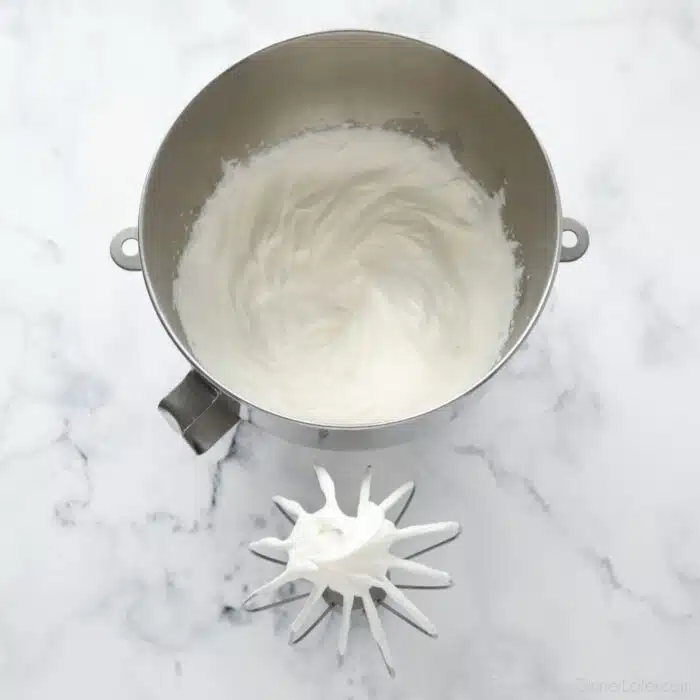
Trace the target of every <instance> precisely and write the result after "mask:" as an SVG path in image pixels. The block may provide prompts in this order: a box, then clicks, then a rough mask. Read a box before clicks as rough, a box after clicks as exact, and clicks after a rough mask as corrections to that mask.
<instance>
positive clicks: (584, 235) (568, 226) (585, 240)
mask: <svg viewBox="0 0 700 700" xmlns="http://www.w3.org/2000/svg"><path fill="white" fill-rule="evenodd" d="M561 230H562V232H564V231H571V233H573V234H574V236H576V243H574V245H572V246H565V245H563V244H562V246H561V253H560V255H559V260H561V262H573V261H574V260H578V259H579V258H580V257H582V256H583V255H584V254H585V252H586V251H587V250H588V244H589V243H590V239H589V237H588V229H587V228H586V227H585V226H584V225H583V224H582V223H580V222H578V221H576V219H570V218H569V217H568V216H565V217H564V218H563V219H562V220H561Z"/></svg>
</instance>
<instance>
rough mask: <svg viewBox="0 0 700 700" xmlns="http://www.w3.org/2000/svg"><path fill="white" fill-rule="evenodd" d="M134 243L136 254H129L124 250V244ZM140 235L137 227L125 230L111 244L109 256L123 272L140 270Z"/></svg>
mask: <svg viewBox="0 0 700 700" xmlns="http://www.w3.org/2000/svg"><path fill="white" fill-rule="evenodd" d="M128 241H134V243H135V244H136V245H135V252H133V253H128V252H126V250H124V244H125V243H127V242H128ZM138 245H139V233H138V229H137V228H136V227H131V228H125V229H123V230H122V231H120V232H119V233H118V234H117V235H116V236H115V237H114V238H112V242H111V243H110V244H109V254H110V255H111V256H112V260H114V262H115V263H116V264H117V265H119V267H121V268H122V270H140V269H141V256H140V255H139V248H138Z"/></svg>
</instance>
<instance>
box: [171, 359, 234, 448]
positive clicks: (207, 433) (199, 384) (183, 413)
mask: <svg viewBox="0 0 700 700" xmlns="http://www.w3.org/2000/svg"><path fill="white" fill-rule="evenodd" d="M158 409H159V410H160V412H161V414H162V415H163V417H164V418H165V419H166V420H167V422H168V423H169V424H170V426H171V427H172V428H173V429H174V430H176V431H177V432H178V433H179V434H180V435H182V437H183V438H185V441H186V442H187V444H188V445H189V446H190V447H191V448H192V449H193V450H194V451H195V452H196V453H197V454H198V455H201V454H203V453H204V452H206V451H207V450H208V449H209V448H210V447H213V446H214V444H215V443H216V442H218V441H219V440H220V439H221V438H222V437H223V436H224V435H225V434H226V433H227V432H228V431H229V430H231V428H233V427H234V426H236V425H238V423H239V422H240V420H241V417H240V411H241V405H240V404H239V403H238V401H235V400H234V399H232V398H230V397H229V396H227V395H226V394H224V393H223V392H222V391H220V390H219V389H217V388H216V387H214V386H212V385H211V384H210V383H209V382H208V381H206V379H204V378H203V377H202V375H201V374H199V373H198V372H196V371H195V370H191V371H190V372H189V373H188V374H187V376H186V377H185V378H184V379H183V380H182V381H181V382H180V383H179V384H178V385H177V386H176V387H175V388H174V389H173V390H172V391H171V392H170V393H169V394H168V395H167V396H166V397H165V398H164V399H162V400H161V402H160V403H159V404H158Z"/></svg>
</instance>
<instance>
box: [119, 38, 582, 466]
mask: <svg viewBox="0 0 700 700" xmlns="http://www.w3.org/2000/svg"><path fill="white" fill-rule="evenodd" d="M564 230H570V231H572V232H573V233H574V234H575V239H576V243H575V245H574V246H572V247H563V246H562V232H563V231H564ZM129 238H136V239H137V240H138V253H137V254H135V255H131V256H128V255H126V254H125V253H124V251H123V247H122V246H123V244H124V243H125V242H126V241H127V240H128V239H129ZM587 245H588V234H587V232H586V229H585V228H584V227H583V226H582V225H581V224H579V223H578V222H576V221H574V220H572V219H563V218H562V216H561V211H560V204H559V195H558V191H557V186H556V182H555V179H554V175H553V172H552V169H551V166H550V163H549V161H548V159H547V156H546V154H545V152H544V150H543V149H542V147H541V146H540V144H539V142H538V140H537V138H536V137H535V135H534V133H533V131H532V130H531V128H530V127H529V125H528V124H527V122H526V120H525V119H524V117H523V116H522V115H521V114H520V112H519V111H518V110H517V108H516V107H515V106H514V105H513V103H512V102H511V101H510V100H509V99H508V98H507V97H506V96H505V95H504V93H503V92H502V91H501V90H500V89H499V88H498V87H497V86H495V85H494V84H493V83H492V82H491V81H490V80H488V79H487V78H486V77H485V76H484V75H482V74H481V73H480V72H479V71H477V70H476V69H475V68H473V67H471V66H470V65H468V64H467V63H465V62H463V61H462V60H460V59H459V58H457V57H455V56H454V55H451V54H449V53H447V52H445V51H443V50H441V49H439V48H437V47H434V46H431V45H429V44H426V43H423V42H419V41H416V40H413V39H409V38H405V37H401V36H396V35H390V34H385V33H379V32H367V31H331V32H323V33H318V34H312V35H307V36H302V37H298V38H295V39H291V40H288V41H285V42H282V43H280V44H275V45H273V46H271V47H268V48H266V49H263V50H262V51H259V52H258V53H256V54H253V55H252V56H249V57H248V58H246V59H244V60H243V61H241V62H240V63H238V64H236V65H234V66H233V67H231V68H230V69H228V70H227V71H225V72H224V73H222V74H221V75H220V76H218V77H217V78H215V79H214V80H213V81H212V82H211V83H210V84H209V85H207V86H206V87H205V88H204V89H203V90H202V91H201V92H200V93H199V94H198V95H197V96H196V97H195V98H194V99H193V100H192V102H190V104H189V105H188V106H187V107H186V108H185V110H184V111H183V112H182V114H181V115H180V117H178V119H177V120H176V121H175V123H174V124H173V126H172V127H171V129H170V131H169V132H168V134H167V135H166V137H165V139H164V140H163V142H162V144H161V146H160V148H159V150H158V152H157V154H156V157H155V160H154V162H153V165H152V167H151V169H150V171H149V173H148V176H147V179H146V183H145V186H144V190H143V195H142V200H141V207H140V213H139V219H138V227H137V228H136V229H126V230H125V231H123V232H121V233H120V234H118V235H117V236H116V237H115V238H114V240H113V243H112V246H111V252H112V257H113V258H114V260H115V262H117V264H119V265H121V266H122V267H125V268H127V269H140V270H142V272H143V275H144V278H145V281H146V287H147V289H148V292H149V294H150V297H151V301H152V302H153V305H154V307H155V309H156V312H157V314H158V316H159V318H160V320H161V322H162V323H163V325H164V327H165V329H166V331H167V332H168V333H169V335H170V337H171V338H172V340H173V341H174V343H175V344H176V346H177V347H178V348H179V349H180V351H181V352H182V353H183V354H184V356H185V357H186V358H187V360H188V361H189V362H190V364H191V365H192V371H191V372H190V373H189V374H188V375H187V377H186V378H185V379H184V380H183V381H182V382H181V384H180V385H179V386H178V387H176V388H175V389H174V390H173V391H172V392H171V393H170V394H169V395H168V396H166V397H165V398H164V399H163V401H162V402H161V404H160V408H161V409H162V411H163V412H164V413H165V414H166V415H167V417H168V418H169V419H171V422H172V423H173V424H174V426H175V427H177V428H178V430H179V431H180V432H181V433H182V434H183V436H184V437H185V439H186V440H187V442H188V443H189V444H190V445H191V446H192V447H193V448H194V449H195V450H196V451H197V452H203V451H205V450H206V449H208V448H209V447H210V446H211V445H212V444H213V443H214V442H215V441H216V440H218V439H219V438H220V437H221V436H222V435H223V434H224V433H225V432H226V431H227V430H228V429H230V428H231V427H232V426H233V425H235V424H236V423H237V422H238V421H239V420H241V419H245V420H250V421H251V422H253V423H255V424H257V425H259V426H261V427H262V428H264V429H266V430H268V431H270V432H272V433H274V434H277V435H279V436H281V437H284V438H286V439H289V440H291V441H294V442H300V443H304V444H311V445H319V446H323V447H329V448H353V449H358V448H365V447H367V448H371V447H377V446H382V445H388V444H393V443H396V442H399V441H402V440H406V439H410V438H411V437H413V436H415V435H416V434H418V433H420V432H422V431H423V430H425V429H429V428H430V426H434V425H438V424H440V423H442V422H445V421H446V420H449V418H450V416H451V415H452V414H453V413H454V410H455V407H456V406H457V405H461V404H467V403H469V401H470V400H472V399H473V398H474V397H476V396H477V395H478V393H479V392H480V391H481V390H482V389H483V388H484V387H485V386H486V383H487V381H488V380H489V379H490V378H491V377H492V376H493V375H494V374H496V373H497V372H498V370H499V369H500V368H501V367H502V366H503V365H504V363H506V362H507V361H508V359H509V358H510V357H511V356H512V354H513V353H514V352H515V351H516V350H517V348H518V347H519V346H520V345H521V343H522V342H523V340H524V339H525V337H526V336H527V334H528V333H529V332H530V330H531V329H532V327H533V326H534V324H535V323H536V321H537V319H538V317H539V315H540V313H541V311H542V308H543V307H544V304H545V303H546V300H547V297H548V294H549V292H550V290H551V287H552V284H553V281H554V277H555V274H556V271H557V267H558V263H559V261H560V260H562V261H571V260H575V259H578V258H579V257H581V255H583V253H585V251H586V249H587Z"/></svg>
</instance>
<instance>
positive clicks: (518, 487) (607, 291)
mask: <svg viewBox="0 0 700 700" xmlns="http://www.w3.org/2000/svg"><path fill="white" fill-rule="evenodd" d="M347 26H353V27H364V28H377V29H386V30H392V31H396V32H400V33H406V34H409V35H413V36H417V37H420V38H424V39H427V40H429V41H432V42H434V43H437V44H439V45H441V46H443V47H445V48H447V49H449V50H451V51H454V52H456V53H458V54H459V55H461V56H463V57H464V58H466V59H467V60H469V61H470V62H472V63H474V64H475V65H477V66H478V67H480V68H481V69H483V70H484V72H486V73H487V74H488V75H489V76H491V77H492V78H494V79H495V80H496V81H497V82H499V84H500V85H501V86H502V87H503V88H504V89H505V90H506V91H507V92H508V93H509V94H510V95H511V96H512V98H513V99H514V100H515V101H516V103H517V104H518V105H519V107H520V108H521V109H522V111H523V112H524V113H525V115H526V116H527V117H528V119H529V120H530V121H531V123H532V124H533V126H534V127H535V129H536V131H537V132H538V134H539V135H540V137H541V139H542V141H543V143H544V144H545V146H546V147H547V149H548V151H549V154H550V156H551V159H552V162H553V165H554V168H555V171H556V173H557V176H558V179H559V183H560V187H561V192H562V198H563V204H564V209H565V213H566V214H569V215H572V216H576V217H578V218H580V219H581V220H583V221H585V223H587V224H588V226H589V228H590V231H591V236H592V245H591V249H590V251H589V254H588V255H587V256H586V258H585V259H584V260H582V261H580V263H577V264H572V265H569V266H565V267H563V268H562V269H561V271H560V274H559V277H558V280H557V285H556V293H555V295H554V297H553V299H552V302H551V303H550V305H549V306H548V309H547V312H546V314H545V316H544V317H543V319H542V321H541V322H540V324H539V325H538V328H537V330H536V332H535V334H534V335H533V336H532V338H531V340H530V342H529V343H528V345H527V347H526V348H525V349H524V350H522V351H521V352H520V353H519V354H518V355H517V358H516V359H515V360H514V361H513V362H512V363H511V364H510V366H509V367H508V368H507V371H506V372H504V374H503V376H502V377H501V378H500V381H499V382H498V383H496V384H495V385H494V387H493V391H492V392H491V394H490V395H489V397H488V398H487V400H486V401H485V402H484V404H483V405H482V406H481V408H480V410H479V412H478V413H474V414H472V415H463V416H462V417H461V418H460V419H459V420H458V421H457V422H455V423H453V424H452V425H450V427H449V429H447V430H446V431H444V432H442V433H440V434H435V435H432V436H430V437H429V438H428V439H426V440H425V441H422V442H420V443H416V444H413V445H409V446H404V447H401V448H397V449H394V450H390V451H387V452H382V453H377V454H376V455H367V454H362V455H360V454H349V455H336V456H332V457H328V456H326V455H321V456H320V457H318V456H317V455H316V456H317V457H318V458H319V459H321V460H322V461H323V462H325V463H326V464H327V465H329V466H330V468H331V470H332V471H333V472H334V474H336V476H339V477H340V478H341V479H342V480H343V482H344V483H345V485H346V488H345V489H344V494H347V497H346V499H345V500H346V501H347V502H350V501H352V500H354V498H355V488H356V486H357V483H358V482H359V479H360V474H361V469H360V467H361V466H363V465H364V464H365V463H366V462H368V461H372V462H373V463H374V464H375V465H376V467H377V471H378V475H377V480H376V488H377V493H383V492H386V491H388V489H389V488H390V487H393V486H395V485H398V483H400V482H401V480H403V479H405V478H407V477H408V476H413V477H415V478H416V479H417V481H418V484H419V488H418V494H417V497H416V500H415V503H414V506H413V507H412V514H411V518H412V519H413V520H414V521H420V520H433V519H436V516H442V517H449V518H455V519H458V520H460V521H461V522H462V523H463V524H464V528H465V530H464V534H463V536H462V537H461V539H460V540H459V541H458V542H457V543H455V544H454V545H453V546H452V548H451V549H445V550H443V551H442V552H441V553H435V556H433V557H430V556H428V557H426V560H427V561H429V562H431V563H434V564H436V565H439V566H444V567H445V568H448V569H449V570H450V571H451V572H452V573H453V575H454V577H455V579H456V582H457V584H456V586H455V588H454V589H452V590H451V591H449V592H447V593H444V592H441V593H424V594H423V595H418V594H416V595H415V596H414V598H415V599H416V600H417V601H418V602H419V603H420V605H421V606H422V607H423V608H424V609H425V611H426V613H427V614H428V615H429V616H430V617H431V619H433V620H434V622H435V623H436V624H437V625H438V628H439V629H440V632H441V636H440V638H439V639H438V640H437V641H433V640H429V639H427V638H425V637H423V636H421V635H419V634H418V633H415V632H413V631H412V630H410V629H408V628H404V627H402V626H401V625H402V623H400V622H399V621H397V620H394V619H387V620H386V624H387V627H388V631H389V635H390V638H391V639H392V647H393V651H394V656H395V661H396V665H397V669H398V678H397V679H396V680H394V681H392V680H390V679H389V678H388V676H387V675H386V673H385V671H384V669H383V667H382V665H381V662H380V660H379V658H378V656H377V654H376V652H375V650H374V648H372V646H371V645H370V643H369V641H368V640H369V634H368V631H367V629H366V627H365V626H364V624H363V623H360V624H359V626H358V627H357V628H356V629H354V630H353V634H352V636H351V648H350V655H349V658H348V660H347V662H346V664H345V666H344V667H343V668H342V669H340V670H339V669H337V668H336V665H335V653H334V649H333V643H334V640H335V634H336V631H337V620H334V619H333V620H331V622H330V623H329V625H328V626H324V627H323V628H322V629H319V630H316V633H315V634H314V635H312V636H310V637H309V638H308V639H307V640H306V641H305V642H303V643H302V644H301V645H300V646H298V647H294V648H290V647H288V646H287V641H286V628H287V626H288V624H289V613H285V612H281V611H280V610H277V612H268V613H261V614H259V615H258V616H256V617H251V616H250V615H248V614H245V613H243V612H241V611H240V610H238V609H237V606H238V605H239V604H240V601H241V599H242V598H243V595H244V590H245V587H247V586H253V585H257V584H259V583H261V582H262V581H263V580H264V579H265V578H267V577H268V576H269V574H270V568H269V567H270V566H271V565H269V564H266V563H264V562H260V561H258V560H255V559H254V558H252V557H251V556H250V555H249V554H248V553H247V552H246V548H245V543H246V542H247V541H249V540H250V539H254V538H257V537H259V536H261V533H270V534H272V533H273V532H275V531H276V530H279V531H280V532H282V531H283V530H284V521H283V520H282V519H281V518H280V517H279V516H278V514H276V512H274V511H273V508H272V505H271V502H270V498H271V496H272V495H274V494H275V493H277V492H281V493H284V494H286V495H289V496H291V497H295V498H298V499H300V500H301V501H302V502H304V503H305V504H307V505H309V506H311V505H313V504H314V503H315V502H316V499H317V498H318V495H317V492H316V487H315V483H314V476H313V473H312V471H311V469H310V468H309V462H310V460H311V459H312V457H313V456H314V455H312V454H311V453H310V451H308V450H303V449H300V448H294V447H291V446H288V445H286V444H284V443H281V442H279V441H277V440H275V439H273V438H270V437H268V436H265V435H263V434H261V433H260V432H259V431H257V430H255V429H253V428H251V427H250V426H244V427H243V428H242V430H241V432H240V435H239V444H238V447H237V449H236V450H235V451H234V453H233V454H232V455H230V456H229V457H228V458H226V459H223V457H224V453H225V452H226V445H220V446H217V448H216V449H215V450H214V451H213V452H212V453H210V454H208V455H207V456H205V457H202V458H200V459H195V458H194V457H193V456H192V455H191V454H190V453H189V452H188V450H187V448H186V447H185V446H184V444H182V443H181V442H180V441H179V440H178V439H177V438H176V436H175V435H174V434H172V433H171V431H170V429H169V428H168V427H167V426H166V425H165V424H164V423H163V422H162V419H161V418H160V417H159V415H158V414H157V412H156V410H155V405H156V402H157V400H158V399H159V398H160V396H161V395H162V394H163V393H164V392H166V391H167V390H168V389H169V388H170V387H171V386H172V385H173V384H175V383H176V382H177V381H178V379H179V378H180V376H181V375H182V374H183V372H184V371H185V362H184V360H183V359H182V358H181V356H180V355H179V354H178V352H177V351H176V350H175V348H174V347H173V346H172V344H171V343H170V341H169V340H168V339H167V338H166V335H165V333H164V332H163V331H162V329H161V327H160V325H159V323H158V321H157V319H156V316H155V315H154V313H153V310H152V308H151V306H150V303H149V301H148V299H147V296H146V292H145V289H144V287H143V284H142V282H141V281H140V280H139V278H138V276H137V275H132V274H128V273H125V272H122V271H120V270H118V269H117V268H116V267H115V266H114V265H113V264H112V263H111V261H110V259H109V255H108V252H107V251H108V244H109V239H110V236H111V234H112V233H113V232H115V231H116V230H118V229H120V228H122V227H124V226H128V225H131V224H133V223H134V221H135V218H136V213H137V206H138V196H139V189H140V186H141V184H142V180H143V177H144V175H145V171H146V168H147V165H148V163H149V160H150V158H151V157H152V154H153V152H154V150H155V148H156V147H157V145H158V143H159V140H160V138H161V136H162V135H163V133H164V131H165V130H166V128H167V127H168V125H169V123H170V122H171V121H172V120H173V119H174V118H175V117H176V115H177V114H178V113H179V111H180V110H181V108H182V107H183V106H184V104H185V103H186V101H187V100H188V99H189V98H190V97H191V96H193V95H194V94H195V93H196V92H197V91H198V90H199V89H200V88H201V87H202V86H203V85H204V84H205V83H206V82H208V80H209V79H211V78H212V77H213V76H214V75H216V74H217V73H218V72H219V71H220V70H222V69H223V68H225V67H227V66H228V65H229V64H231V63H233V62H235V61H236V60H238V59H240V58H242V57H243V56H245V55H246V54H248V53H249V52H251V51H253V50H255V49H257V48H260V47H262V46H264V45H265V44H268V43H270V42H273V41H275V40H278V39H282V38H285V37H287V36H291V35H294V34H298V33H303V32H307V31H312V30H317V29H322V28H334V27H347ZM0 88H1V93H2V99H1V100H0V191H1V192H2V198H1V202H2V206H1V207H0V241H1V243H2V251H3V255H2V263H1V264H0V269H1V271H2V272H1V274H0V318H1V323H2V325H1V328H2V330H1V331H0V337H1V338H2V343H1V344H0V365H1V366H2V372H1V373H0V417H1V421H0V698H3V700H5V699H7V700H25V699H27V700H40V699H41V700H43V699H44V698H47V697H52V698H57V699H58V700H64V699H65V700H68V699H69V698H70V700H84V699H87V698H100V699H101V700H111V699H112V698H114V699H115V700H117V699H118V700H124V699H129V700H141V699H144V700H146V699H148V700H150V699H152V698H166V697H167V698H169V699H172V700H175V699H177V700H184V699H190V698H208V699H209V700H216V699H218V698H231V697H245V698H261V699H262V700H268V699H270V700H271V699H272V698H309V699H310V700H316V699H318V700H325V699H327V698H339V699H341V700H350V699H351V698H352V699H353V700H361V699H365V698H397V699H398V698H401V700H428V699H432V698H439V699H441V700H496V699H498V700H501V699H504V700H511V699H516V698H517V699H518V700H527V699H529V698H533V699H535V698H537V699H538V700H548V699H550V698H551V699H556V700H569V699H573V698H579V697H581V698H586V697H599V696H601V695H605V696H618V695H624V696H629V695H630V694H635V693H636V694H641V695H643V696H644V697H646V698H668V697H670V696H674V697H688V698H700V663H699V660H700V510H699V508H698V504H699V503H700V444H699V443H698V436H699V434H700V412H699V411H698V407H697V406H698V403H697V390H698V388H700V369H698V363H697V358H698V349H699V343H700V322H699V321H698V318H699V313H700V275H699V274H698V260H700V235H698V228H697V213H696V205H697V201H698V176H697V167H696V164H697V162H698V160H700V139H699V138H698V124H700V2H697V0H588V1H585V2H584V1H583V0H577V1H575V2H573V1H572V2H558V1H556V0H532V1H531V2H527V3H524V2H517V1H516V0H498V1H496V0H491V1H490V2H485V1H483V0H482V1H481V2H477V1H473V0H441V1H440V2H411V1H408V0H403V1H400V0H371V1H370V0H352V1H347V2H341V1H340V0H337V1H332V2H331V1H329V0H325V1H323V2H322V1H321V0H318V1H317V2H313V1H312V0H303V1H301V0H300V1H299V2H283V1H282V0H278V1H274V2H273V1H271V0H268V1H267V2H254V1H253V0H207V1H206V2H204V1H203V2H201V3H195V2H187V1H186V0H177V1H175V0H147V1H145V0H143V1H142V0H121V2H118V3H115V2H108V1H107V0H95V1H94V2H93V1H89V0H70V1H69V0H41V1H40V0H4V1H2V2H0ZM226 606H228V607H226ZM222 609H223V610H224V613H223V614H222ZM641 683H647V684H649V685H644V686H642V685H640V684H641ZM615 684H618V685H615ZM623 684H624V685H623Z"/></svg>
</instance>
